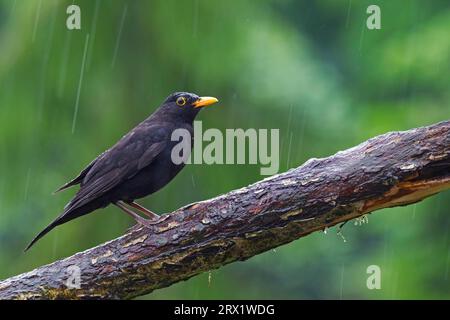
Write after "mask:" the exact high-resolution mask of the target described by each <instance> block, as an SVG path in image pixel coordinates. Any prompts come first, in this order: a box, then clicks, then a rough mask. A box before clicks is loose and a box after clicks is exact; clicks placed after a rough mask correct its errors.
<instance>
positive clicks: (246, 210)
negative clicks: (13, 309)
mask: <svg viewBox="0 0 450 320" xmlns="http://www.w3.org/2000/svg"><path fill="white" fill-rule="evenodd" d="M449 187H450V121H445V122H441V123H438V124H435V125H432V126H429V127H422V128H417V129H413V130H409V131H405V132H392V133H387V134H384V135H381V136H378V137H375V138H373V139H370V140H368V141H366V142H364V143H362V144H360V145H358V146H356V147H354V148H351V149H348V150H345V151H341V152H338V153H337V154H335V155H333V156H331V157H328V158H324V159H311V160H309V161H308V162H306V163H305V164H304V165H302V166H301V167H298V168H295V169H292V170H290V171H288V172H285V173H283V174H279V175H276V176H273V177H270V178H268V179H265V180H262V181H260V182H257V183H255V184H253V185H250V186H248V187H245V188H242V189H239V190H235V191H232V192H230V193H227V194H225V195H222V196H219V197H217V198H214V199H211V200H207V201H202V202H198V203H195V204H191V205H188V206H186V207H183V208H180V209H178V210H176V211H175V212H173V213H171V214H168V215H166V216H163V217H162V218H161V221H160V222H159V223H158V224H156V225H154V226H153V227H152V228H150V229H146V228H142V227H137V226H135V227H134V228H132V229H130V230H129V231H128V232H127V233H126V234H125V235H123V236H122V237H120V238H117V239H115V240H112V241H110V242H107V243H105V244H102V245H100V246H97V247H95V248H92V249H89V250H87V251H84V252H81V253H77V254H75V255H73V256H71V257H69V258H66V259H64V260H60V261H56V262H54V263H52V264H49V265H46V266H43V267H40V268H37V269H35V270H33V271H31V272H28V273H24V274H21V275H18V276H15V277H12V278H9V279H6V280H4V281H2V282H0V298H1V299H93V298H102V299H117V298H124V299H129V298H133V297H137V296H140V295H143V294H146V293H149V292H151V291H153V290H154V289H158V288H162V287H166V286H169V285H171V284H173V283H175V282H178V281H181V280H186V279H188V278H190V277H192V276H194V275H196V274H199V273H201V272H204V271H208V270H211V269H215V268H218V267H220V266H223V265H225V264H228V263H231V262H234V261H237V260H246V259H248V258H250V257H252V256H254V255H257V254H258V253H261V252H263V251H267V250H269V249H271V248H274V247H277V246H280V245H282V244H285V243H288V242H291V241H293V240H295V239H298V238H300V237H303V236H306V235H308V234H310V233H311V232H314V231H317V230H322V229H324V228H325V227H331V226H334V225H336V224H338V223H340V222H343V221H347V220H350V219H354V218H356V217H358V216H361V215H364V214H366V213H369V212H372V211H374V210H377V209H381V208H386V207H393V206H400V205H406V204H410V203H414V202H417V201H420V200H422V199H424V198H426V197H428V196H430V195H432V194H435V193H438V192H440V191H442V190H445V189H447V188H449ZM73 265H75V266H78V267H79V268H80V270H81V287H80V288H79V289H70V288H67V287H66V285H65V283H66V280H67V278H68V277H69V274H68V268H69V267H70V266H73ZM69 270H70V269H69Z"/></svg>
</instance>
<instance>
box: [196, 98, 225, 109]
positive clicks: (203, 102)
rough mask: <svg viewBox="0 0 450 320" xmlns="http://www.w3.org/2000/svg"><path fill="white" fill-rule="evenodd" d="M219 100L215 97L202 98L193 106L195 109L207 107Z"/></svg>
mask: <svg viewBox="0 0 450 320" xmlns="http://www.w3.org/2000/svg"><path fill="white" fill-rule="evenodd" d="M218 101H219V100H217V98H214V97H200V99H198V100H197V101H195V102H194V103H193V104H192V105H193V106H194V107H195V108H200V107H206V106H209V105H212V104H214V103H216V102H218Z"/></svg>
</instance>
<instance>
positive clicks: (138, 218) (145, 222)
mask: <svg viewBox="0 0 450 320" xmlns="http://www.w3.org/2000/svg"><path fill="white" fill-rule="evenodd" d="M114 204H115V205H116V206H118V207H119V208H120V209H122V210H123V211H124V212H125V213H126V214H128V215H130V216H131V217H133V219H134V220H136V222H137V223H139V224H141V225H143V226H146V227H150V226H151V225H153V224H155V223H157V222H158V221H149V220H147V219H144V218H142V217H141V216H140V215H138V214H137V213H136V212H134V211H133V210H131V209H128V208H127V206H126V205H125V202H123V201H117V202H115V203H114Z"/></svg>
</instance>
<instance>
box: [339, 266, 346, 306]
mask: <svg viewBox="0 0 450 320" xmlns="http://www.w3.org/2000/svg"><path fill="white" fill-rule="evenodd" d="M344 274H345V264H343V265H342V269H341V281H340V287H339V300H342V297H343V295H344Z"/></svg>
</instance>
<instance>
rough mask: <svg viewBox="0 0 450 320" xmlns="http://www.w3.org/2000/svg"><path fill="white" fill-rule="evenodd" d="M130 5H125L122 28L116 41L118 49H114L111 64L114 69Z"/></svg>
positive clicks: (121, 22)
mask: <svg viewBox="0 0 450 320" xmlns="http://www.w3.org/2000/svg"><path fill="white" fill-rule="evenodd" d="M127 10H128V5H125V8H124V9H123V13H122V19H121V20H120V27H119V33H118V34H117V40H116V47H115V49H114V55H113V59H112V62H111V68H114V65H115V64H116V58H117V52H118V51H119V44H120V38H121V37H122V29H123V25H124V22H125V17H126V15H127Z"/></svg>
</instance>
